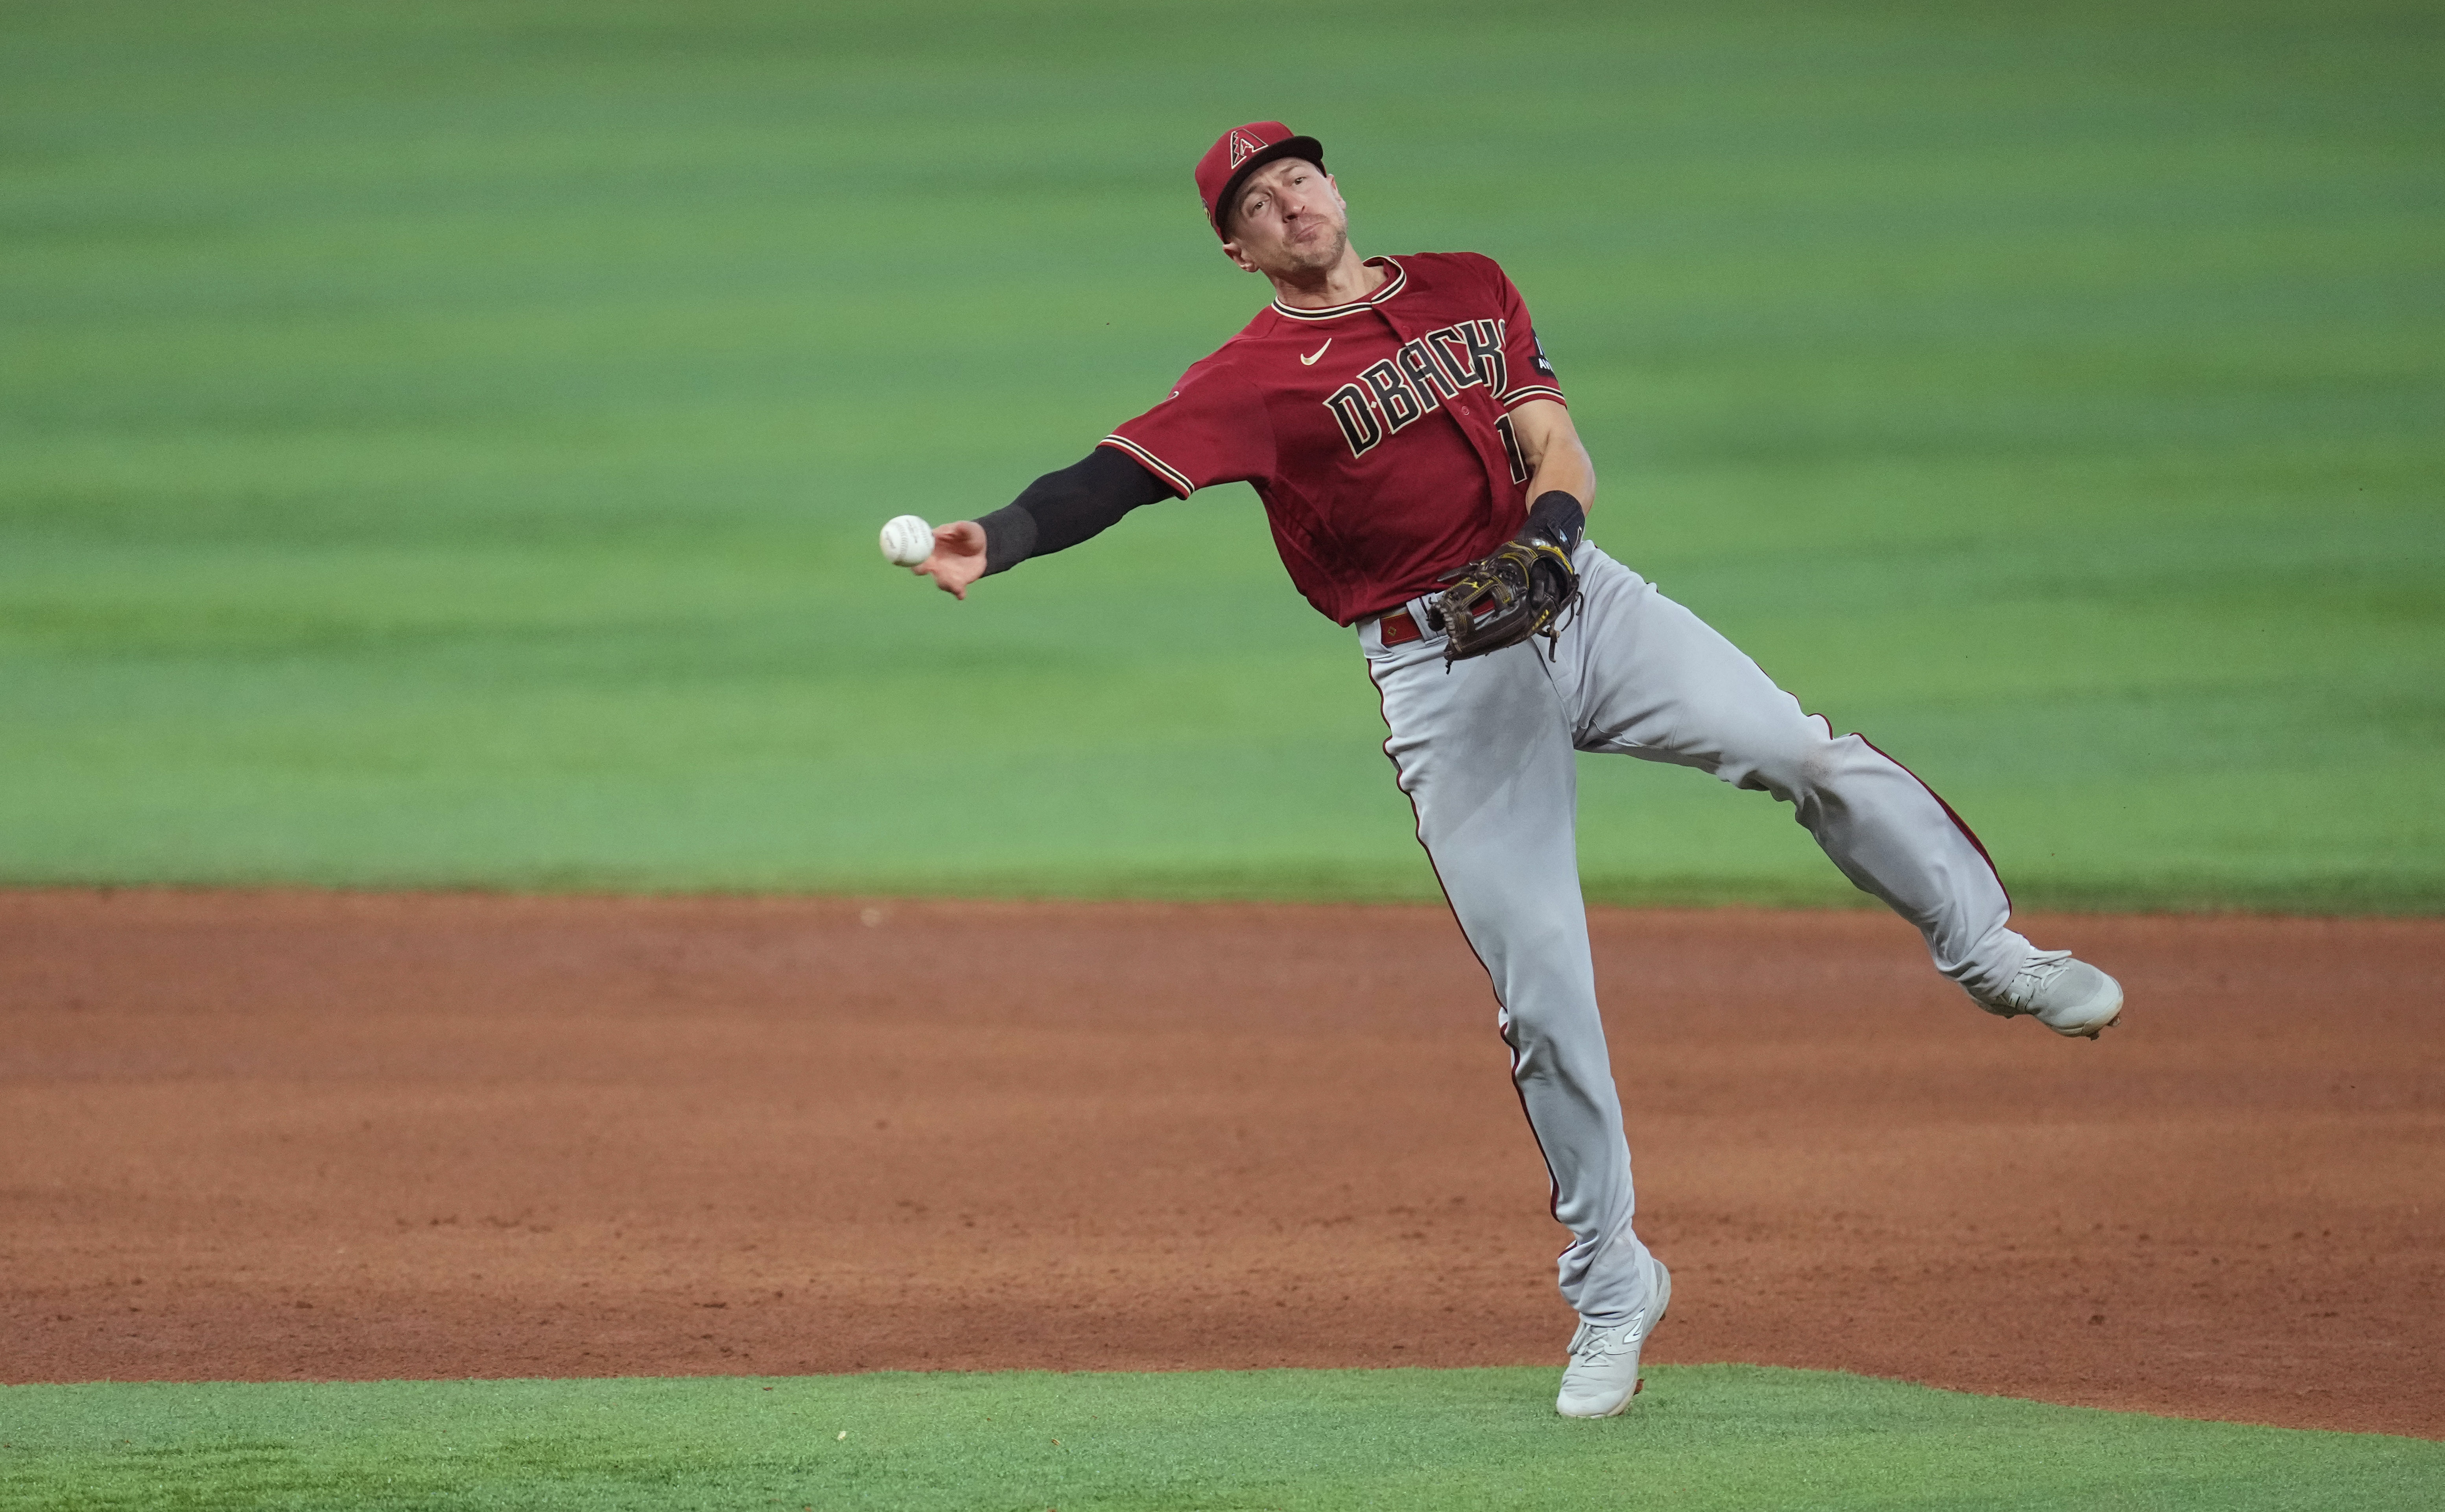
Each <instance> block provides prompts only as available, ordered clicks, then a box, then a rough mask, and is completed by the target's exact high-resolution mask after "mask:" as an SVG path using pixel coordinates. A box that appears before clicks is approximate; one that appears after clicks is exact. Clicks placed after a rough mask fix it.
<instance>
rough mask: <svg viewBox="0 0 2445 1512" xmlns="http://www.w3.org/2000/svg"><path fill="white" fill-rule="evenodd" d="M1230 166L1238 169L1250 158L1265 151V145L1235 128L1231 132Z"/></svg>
mask: <svg viewBox="0 0 2445 1512" xmlns="http://www.w3.org/2000/svg"><path fill="white" fill-rule="evenodd" d="M1230 142H1231V166H1232V167H1234V168H1237V167H1239V166H1240V165H1241V163H1243V162H1246V161H1247V160H1248V159H1250V158H1251V157H1254V156H1255V155H1256V154H1258V153H1260V152H1262V151H1264V150H1265V144H1264V143H1263V142H1261V141H1259V140H1257V139H1256V138H1254V137H1251V136H1249V135H1248V134H1247V133H1246V132H1244V131H1241V130H1239V129H1237V128H1236V127H1235V128H1234V129H1233V130H1232V132H1231V137H1230Z"/></svg>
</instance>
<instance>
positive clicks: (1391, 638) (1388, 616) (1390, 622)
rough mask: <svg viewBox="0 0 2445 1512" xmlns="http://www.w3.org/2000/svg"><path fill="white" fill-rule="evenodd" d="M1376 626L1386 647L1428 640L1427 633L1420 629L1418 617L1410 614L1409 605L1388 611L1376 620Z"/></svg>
mask: <svg viewBox="0 0 2445 1512" xmlns="http://www.w3.org/2000/svg"><path fill="white" fill-rule="evenodd" d="M1375 626H1376V629H1377V630H1378V631H1379V632H1380V633H1381V634H1382V636H1383V638H1384V644H1386V645H1407V644H1409V643H1410V642H1411V641H1423V640H1425V639H1426V638H1427V632H1426V631H1424V630H1421V629H1419V628H1418V617H1417V616H1416V615H1414V614H1411V613H1410V612H1409V607H1408V606H1407V605H1404V606H1403V607H1400V608H1397V609H1391V610H1388V611H1387V612H1386V613H1385V614H1383V615H1382V616H1381V617H1380V618H1378V619H1377V620H1376V622H1375Z"/></svg>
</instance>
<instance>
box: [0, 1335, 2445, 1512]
mask: <svg viewBox="0 0 2445 1512" xmlns="http://www.w3.org/2000/svg"><path fill="white" fill-rule="evenodd" d="M1554 1378H1555V1372H1553V1371H1551V1370H1546V1369H1533V1368H1529V1369H1500V1370H1454V1371H1424V1370H1420V1371H1257V1372H1181V1373H1167V1374H1081V1375H1056V1374H1044V1373H1026V1372H1021V1373H1006V1374H904V1373H887V1374H873V1375H854V1376H816V1377H782V1378H754V1377H714V1378H691V1379H644V1380H585V1381H440V1382H398V1381H389V1382H378V1383H315V1384H305V1383H297V1384H273V1385H126V1384H97V1385H82V1386H20V1387H9V1388H0V1422H4V1423H5V1424H6V1425H7V1427H6V1428H5V1436H6V1440H7V1447H6V1448H5V1449H0V1507H6V1508H17V1507H28V1508H30V1507H37V1506H41V1507H52V1506H66V1505H73V1506H77V1507H81V1508H92V1509H102V1508H115V1507H130V1508H133V1507H143V1508H147V1509H156V1508H163V1507H172V1508H194V1509H199V1512H200V1509H204V1508H218V1507H250V1508H286V1507H299V1508H305V1507H316V1508H321V1507H332V1506H347V1507H372V1508H394V1507H396V1508H409V1507H438V1506H449V1507H491V1506H500V1507H585V1508H589V1509H601V1508H616V1507H668V1506H679V1505H684V1506H692V1507H771V1506H782V1507H797V1508H808V1507H812V1508H820V1509H835V1508H894V1509H919V1508H934V1507H941V1508H960V1509H963V1512H964V1509H973V1508H996V1507H1009V1508H1044V1507H1058V1508H1061V1509H1063V1512H1086V1509H1091V1508H1144V1507H1182V1508H1214V1509H1221V1508H1260V1507H1276V1508H1319V1509H1321V1508H1351V1507H1398V1508H1404V1509H1418V1512H1429V1509H1435V1508H1445V1507H1450V1508H1486V1507H1521V1508H1548V1509H1554V1508H1572V1507H1588V1508H1608V1509H1621V1508H1641V1507H1672V1508H1680V1509H1706V1508H1726V1509H1729V1508H1743V1509H1747V1508H1757V1507H1810V1508H1821V1509H1838V1508H1846V1507H1880V1508H1910V1507H1955V1506H2010V1507H2016V1508H2063V1509H2067V1512H2069V1509H2079V1512H2094V1509H2097V1508H2119V1507H2131V1508H2141V1507H2145V1508H2166V1509H2186V1508H2203V1509H2204V1508H2216V1509H2262V1508H2263V1509H2270V1512H2271V1509H2277V1508H2310V1507H2331V1506H2411V1505H2424V1504H2435V1503H2436V1502H2437V1500H2438V1499H2439V1498H2440V1497H2445V1446H2440V1445H2436V1444H2430V1443H2426V1442H2423V1441H2420V1440H2415V1439H2401V1438H2389V1437H2382V1436H2379V1435H2374V1434H2343V1433H2317V1432H2305V1431H2300V1430H2292V1429H2282V1428H2251V1427H2244V1426H2239V1425H2233V1424H2223V1423H2197V1422H2189V1421H2184V1420H2180V1419H2174V1418H2158V1417H2148V1416H2141V1415H2138V1414H2131V1413H2113V1412H2101V1411H2094V1410H2088V1409H2078V1408H2063V1407H2050V1406H2044V1405H2042V1404H2037V1403H2030V1402H2019V1401H2009V1400H2004V1399H2000V1398H1994V1397H1980V1396H1969V1395H1964V1394H1961V1393H1958V1392H1950V1391H1934V1390H1931V1389H1929V1388H1926V1387H1917V1386H1909V1385H1903V1384H1900V1383H1897V1382H1892V1381H1878V1380H1869V1379H1865V1378H1862V1377H1859V1376H1852V1375H1841V1374H1836V1373H1832V1372H1810V1371H1788V1370H1776V1369H1769V1368H1765V1367H1759V1366H1739V1365H1709V1366H1658V1367H1655V1368H1653V1369H1652V1370H1651V1372H1649V1384H1648V1392H1647V1394H1646V1395H1645V1396H1644V1397H1643V1398H1642V1399H1641V1402H1640V1404H1639V1406H1638V1408H1637V1409H1635V1410H1634V1411H1633V1413H1632V1414H1631V1415H1630V1416H1627V1417H1624V1418H1621V1419H1617V1420H1614V1421H1612V1422H1604V1423H1568V1422H1563V1421H1561V1420H1559V1419H1558V1418H1556V1417H1555V1416H1554V1414H1553V1411H1552V1408H1551V1393H1552V1390H1553V1384H1554Z"/></svg>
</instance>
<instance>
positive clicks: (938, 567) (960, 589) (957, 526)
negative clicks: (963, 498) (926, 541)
mask: <svg viewBox="0 0 2445 1512" xmlns="http://www.w3.org/2000/svg"><path fill="white" fill-rule="evenodd" d="M908 570H909V571H911V572H914V573H916V574H917V575H918V576H919V577H930V578H932V579H933V580H934V586H935V587H936V588H941V589H942V590H943V592H945V593H948V594H949V595H951V597H953V598H955V599H964V598H966V597H967V596H968V586H969V585H970V584H972V583H974V582H975V581H976V580H977V579H979V578H980V577H982V576H984V575H985V532H984V527H983V526H981V525H979V524H978V523H977V522H976V521H974V520H956V521H954V522H952V523H951V524H949V525H937V526H935V527H934V554H933V555H931V556H929V557H927V558H925V560H924V561H922V562H920V563H918V564H917V565H916V566H915V567H912V568H910V569H908Z"/></svg>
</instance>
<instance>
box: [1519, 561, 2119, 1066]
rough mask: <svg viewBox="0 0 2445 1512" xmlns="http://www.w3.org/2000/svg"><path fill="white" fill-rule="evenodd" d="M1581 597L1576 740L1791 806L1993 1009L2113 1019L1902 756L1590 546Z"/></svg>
mask: <svg viewBox="0 0 2445 1512" xmlns="http://www.w3.org/2000/svg"><path fill="white" fill-rule="evenodd" d="M1580 569H1581V577H1582V581H1583V583H1584V585H1585V597H1584V601H1583V605H1582V609H1581V619H1580V623H1579V625H1577V626H1575V630H1576V632H1577V633H1575V634H1566V635H1564V637H1563V638H1562V642H1561V655H1560V657H1559V659H1558V665H1557V668H1556V671H1557V674H1558V679H1559V680H1560V681H1561V682H1562V684H1563V688H1564V697H1565V698H1566V699H1567V700H1569V701H1570V703H1571V706H1572V719H1573V733H1572V738H1573V740H1574V741H1575V742H1576V743H1577V745H1578V746H1579V747H1580V748H1581V749H1583V750H1591V751H1617V752H1623V753H1627V754H1629V755H1632V756H1641V757H1645V758H1646V759H1649V760H1654V761H1670V762H1675V763H1678V764H1680V765H1683V766H1691V767H1696V768H1698V769H1699V770H1701V771H1704V772H1710V773H1712V774H1714V775H1716V776H1718V777H1721V778H1723V779H1724V780H1725V781H1726V782H1729V783H1731V784H1732V785H1734V786H1735V787H1741V788H1750V789H1758V790H1763V791H1764V792H1767V793H1773V794H1774V795H1775V796H1776V797H1778V798H1781V799H1782V800H1783V801H1784V802H1786V803H1788V804H1790V805H1791V806H1792V808H1793V811H1794V814H1795V816H1796V817H1797V818H1798V819H1799V821H1800V823H1801V824H1802V825H1803V826H1805V827H1806V828H1807V830H1808V831H1809V833H1810V834H1812V835H1814V836H1816V838H1817V842H1818V844H1819V845H1820V846H1822V847H1823V848H1824V849H1825V853H1826V855H1827V856H1829V857H1830V858H1832V860H1833V862H1834V864H1835V866H1837V867H1838V868H1841V871H1842V874H1843V875H1844V876H1846V877H1848V878H1850V879H1851V881H1852V882H1853V883H1854V884H1856V885H1857V886H1858V887H1860V888H1861V889H1862V890H1864V891H1867V892H1870V893H1873V894H1875V895H1876V897H1879V898H1881V899H1883V900H1884V901H1885V902H1886V903H1887V904H1889V905H1892V907H1893V908H1894V912H1896V913H1899V914H1900V915H1901V916H1902V917H1903V918H1905V919H1908V920H1909V921H1910V922H1911V923H1913V924H1916V925H1917V926H1918V928H1919V932H1920V933H1921V934H1922V935H1924V936H1925V937H1926V940H1927V946H1928V952H1929V954H1930V955H1931V956H1932V957H1933V958H1934V961H1935V964H1936V969H1938V970H1939V971H1941V972H1943V973H1944V974H1945V975H1946V976H1948V977H1950V978H1951V979H1952V980H1955V981H1957V982H1959V983H1961V985H1962V987H1963V988H1964V989H1965V990H1966V991H1967V992H1968V993H1969V996H1970V998H1971V999H1972V1000H1973V1001H1975V1002H1977V1003H1978V1004H1979V1005H1980V1006H1981V1007H1984V1008H1986V1009H1987V1010H1988V1012H1990V1013H1998V1014H2004V1015H2007V1016H2008V1015H2015V1014H2030V1015H2034V1016H2035V1017H2037V1018H2038V1019H2039V1020H2040V1021H2041V1022H2043V1023H2044V1024H2045V1025H2046V1026H2047V1027H2048V1028H2051V1029H2053V1030H2054V1031H2055V1032H2056V1033H2058V1034H2062V1035H2072V1036H2089V1037H2094V1036H2096V1035H2097V1033H2098V1032H2099V1031H2100V1030H2102V1029H2104V1028H2106V1027H2107V1026H2108V1025H2110V1024H2112V1023H2113V1022H2114V1020H2115V1019H2116V1018H2117V1017H2118V1016H2119V1015H2120V1013H2121V1011H2122V990H2121V988H2120V986H2119V985H2118V984H2117V983H2116V982H2115V980H2114V979H2113V978H2111V977H2108V976H2107V975H2105V973H2103V972H2101V971H2100V970H2098V969H2097V968H2096V967H2094V966H2091V965H2089V964H2088V963H2087V962H2085V961H2075V960H2073V959H2072V958H2071V956H2070V953H2069V952H2067V951H2041V950H2038V949H2036V948H2035V947H2034V946H2032V945H2031V944H2030V943H2028V941H2026V940H2025V939H2023V938H2022V937H2021V936H2020V935H2019V934H2017V933H2015V932H2014V931H2013V930H2012V929H2011V927H2010V925H2009V923H2008V921H2009V919H2010V917H2011V907H2012V905H2011V900H2010V899H2009V898H2008V897H2007V896H2006V894H2005V891H2004V885H2003V883H2002V881H2001V880H2000V879H1998V878H1997V876H1996V875H1995V868H1994V866H1993V865H1992V864H1991V863H1990V862H1989V861H1988V857H1987V852H1986V849H1985V848H1984V847H1982V846H1981V845H1980V844H1979V843H1978V839H1977V836H1975V835H1973V834H1971V833H1970V832H1969V827H1968V826H1966V825H1964V824H1963V823H1962V822H1961V820H1960V819H1959V817H1958V816H1956V815H1955V814H1954V813H1953V812H1952V810H1951V809H1950V806H1948V805H1947V804H1946V803H1945V802H1944V800H1943V799H1941V798H1939V797H1937V796H1936V795H1935V793H1934V792H1933V791H1932V790H1931V789H1930V788H1929V787H1928V786H1927V784H1925V783H1923V782H1921V781H1920V780H1919V779H1918V778H1917V777H1916V776H1914V775H1912V773H1911V772H1910V770H1909V769H1908V768H1906V767H1904V766H1903V765H1902V764H1901V763H1900V762H1898V761H1895V760H1894V759H1893V758H1892V757H1891V756H1886V755H1885V754H1884V753H1883V752H1882V751H1879V750H1877V749H1876V747H1875V746H1874V745H1872V744H1870V743H1869V742H1868V741H1867V740H1866V739H1864V738H1863V737H1859V736H1857V735H1843V736H1837V735H1836V734H1834V732H1833V729H1832V727H1831V726H1830V725H1828V724H1827V723H1826V722H1825V720H1824V719H1822V718H1820V717H1817V716H1813V715H1809V714H1806V713H1804V712H1803V711H1802V710H1801V707H1800V702H1799V700H1796V699H1794V698H1793V697H1792V696H1791V695H1790V694H1788V693H1785V692H1784V691H1782V689H1781V688H1779V687H1777V686H1775V684H1774V681H1773V680H1772V679H1770V678H1768V677H1767V676H1766V675H1765V673H1764V671H1762V670H1760V668H1759V667H1758V664H1757V663H1755V662H1752V661H1750V660H1749V659H1748V657H1746V656H1745V655H1744V654H1742V652H1741V650H1740V648H1739V647H1737V646H1735V645H1733V644H1731V643H1730V642H1729V641H1727V640H1726V639H1724V637H1723V636H1721V635H1719V634H1717V633H1716V632H1715V631H1714V630H1713V629H1712V628H1711V627H1709V626H1708V625H1707V624H1706V623H1705V622H1704V621H1702V620H1700V619H1699V618H1698V617H1697V616H1696V615H1694V614H1692V613H1690V612H1689V610H1688V609H1686V608H1684V607H1681V606H1680V605H1678V604H1675V603H1673V602H1672V601H1671V600H1670V599H1668V598H1666V597H1665V596H1664V595H1663V594H1662V593H1660V592H1658V591H1656V589H1655V588H1654V586H1653V585H1652V584H1650V583H1648V582H1646V581H1645V580H1644V579H1642V578H1640V577H1639V576H1638V574H1636V573H1635V572H1633V571H1631V570H1630V569H1627V568H1625V567H1623V566H1621V565H1620V564H1619V563H1617V562H1615V561H1614V560H1613V559H1612V558H1611V557H1608V556H1606V555H1605V554H1604V553H1603V552H1602V551H1596V549H1595V548H1593V547H1582V548H1581V557H1580Z"/></svg>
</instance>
